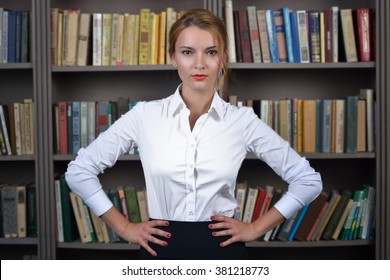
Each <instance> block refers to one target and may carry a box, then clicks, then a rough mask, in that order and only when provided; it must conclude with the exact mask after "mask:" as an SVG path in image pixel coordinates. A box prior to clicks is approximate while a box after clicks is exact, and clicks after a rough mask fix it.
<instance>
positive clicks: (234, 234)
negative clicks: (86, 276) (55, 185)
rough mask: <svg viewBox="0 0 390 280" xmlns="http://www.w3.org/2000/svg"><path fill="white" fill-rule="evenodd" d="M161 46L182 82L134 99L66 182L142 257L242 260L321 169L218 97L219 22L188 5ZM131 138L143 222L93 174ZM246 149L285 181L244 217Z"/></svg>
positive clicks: (303, 199)
mask: <svg viewBox="0 0 390 280" xmlns="http://www.w3.org/2000/svg"><path fill="white" fill-rule="evenodd" d="M169 53H170V55H171V59H172V63H173V65H174V67H176V68H177V71H178V74H179V76H180V79H181V80H182V84H181V85H179V87H178V88H177V90H176V91H175V93H174V94H172V95H171V96H169V97H167V98H165V99H161V100H156V101H150V102H139V103H138V104H137V106H135V108H134V109H132V110H131V111H129V112H128V113H127V114H125V115H124V116H122V117H121V118H120V119H119V120H118V121H117V122H115V123H114V124H113V125H112V126H111V127H110V128H109V129H108V130H107V131H105V132H104V133H102V134H101V135H100V136H99V137H98V138H97V139H96V140H95V141H94V142H92V143H91V144H90V145H89V146H88V147H87V148H85V149H81V150H80V151H79V153H78V156H77V158H76V159H75V160H74V161H72V162H71V163H70V164H69V167H68V170H67V173H66V179H67V181H68V183H69V186H70V187H71V189H72V190H73V191H74V192H76V193H77V194H79V195H80V196H81V197H82V198H83V199H84V200H85V202H86V203H87V205H88V206H89V207H90V208H91V209H92V210H93V211H94V212H95V214H97V215H98V216H100V217H101V219H102V220H103V221H104V222H105V223H106V224H107V225H108V226H110V227H111V228H112V229H113V230H114V231H115V232H116V233H118V234H119V235H120V236H121V237H122V238H124V239H125V240H128V241H130V242H132V243H137V244H140V246H141V251H140V258H141V259H146V258H161V259H245V258H247V257H248V255H247V252H246V248H245V242H248V241H253V240H256V239H257V238H258V237H260V236H262V235H263V234H264V233H266V232H267V231H268V230H270V229H272V228H273V227H275V226H276V225H278V224H280V223H281V222H283V221H284V220H285V219H286V218H289V217H291V216H292V215H293V214H294V213H295V212H296V211H298V210H299V209H300V208H301V207H303V206H304V205H305V204H308V203H310V202H311V201H312V200H314V199H315V198H316V196H317V195H318V194H319V193H320V192H321V190H322V182H321V177H320V175H319V174H318V173H317V172H315V171H314V170H313V169H312V168H311V167H310V165H309V163H308V162H307V160H306V159H305V158H302V157H300V156H299V155H298V154H297V153H296V152H295V151H294V150H293V149H291V148H290V147H289V145H288V143H287V142H286V141H284V140H283V139H282V138H281V137H279V136H278V135H277V134H276V133H275V132H274V131H273V130H272V129H271V128H269V127H268V126H267V125H265V124H264V123H263V122H262V121H261V120H260V119H259V118H258V117H257V116H256V115H255V114H254V112H253V110H252V109H251V108H247V107H243V108H237V107H235V106H232V105H230V104H228V103H226V102H224V101H223V100H222V99H221V98H220V97H219V95H218V93H217V89H218V87H219V86H220V85H221V84H223V82H224V79H225V78H226V73H227V61H228V57H227V34H226V29H225V26H224V24H223V22H221V21H220V19H219V18H218V17H216V16H214V15H213V14H212V13H211V12H209V11H208V10H204V9H194V10H189V11H187V12H186V13H185V14H184V15H183V16H182V17H181V18H180V19H179V20H178V21H176V22H175V24H174V25H173V26H172V28H171V30H170V36H169ZM134 146H137V147H138V150H139V154H140V158H141V161H142V165H143V169H144V174H145V181H146V188H147V193H148V206H149V214H150V217H151V220H150V221H148V222H143V223H138V224H134V223H131V222H129V221H128V220H127V219H126V218H125V217H124V216H123V215H122V214H121V213H120V212H119V211H118V210H117V209H116V208H115V207H114V206H113V205H112V203H111V202H110V200H109V199H108V198H107V196H106V194H105V192H104V190H103V189H102V186H101V185H100V183H99V180H98V178H97V175H98V174H99V173H102V172H103V171H104V169H105V168H107V167H111V166H112V165H114V164H115V162H116V160H117V159H118V158H119V157H120V156H121V155H123V154H125V153H126V152H127V151H128V150H129V149H130V148H132V147H134ZM247 152H251V153H253V154H255V155H256V156H257V157H258V158H259V159H261V160H263V161H265V162H266V163H267V164H268V165H269V166H270V167H271V168H273V170H274V171H275V172H276V173H277V174H279V175H280V176H281V178H282V179H284V180H285V181H286V182H287V183H289V189H288V192H287V193H286V195H284V196H283V197H282V198H281V199H280V201H278V202H277V204H275V206H274V207H273V208H272V209H270V210H269V211H268V212H267V213H266V214H265V215H263V216H261V217H260V218H258V219H257V220H256V221H254V222H252V223H249V224H247V223H243V222H241V221H238V220H236V219H233V218H232V217H233V215H234V209H235V207H236V201H235V198H234V193H235V184H236V179H237V174H238V171H239V168H240V166H241V163H242V161H243V160H244V158H245V155H246V153H247Z"/></svg>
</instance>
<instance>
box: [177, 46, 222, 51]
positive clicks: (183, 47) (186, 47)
mask: <svg viewBox="0 0 390 280" xmlns="http://www.w3.org/2000/svg"><path fill="white" fill-rule="evenodd" d="M216 48H217V46H211V47H207V48H206V50H212V49H216ZM179 49H187V50H194V48H193V47H188V46H181V47H179Z"/></svg>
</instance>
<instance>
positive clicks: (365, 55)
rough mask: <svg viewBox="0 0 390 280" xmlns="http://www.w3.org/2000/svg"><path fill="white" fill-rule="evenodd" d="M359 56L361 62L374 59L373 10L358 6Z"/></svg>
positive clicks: (356, 15) (356, 11)
mask: <svg viewBox="0 0 390 280" xmlns="http://www.w3.org/2000/svg"><path fill="white" fill-rule="evenodd" d="M354 12H355V17H356V32H357V34H356V37H357V47H358V58H359V61H360V62H369V61H373V51H374V50H373V49H372V45H373V44H372V41H373V40H374V37H373V34H372V16H371V15H372V10H371V9H370V8H358V9H356V10H355V11H354Z"/></svg>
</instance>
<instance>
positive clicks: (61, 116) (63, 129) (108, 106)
mask: <svg viewBox="0 0 390 280" xmlns="http://www.w3.org/2000/svg"><path fill="white" fill-rule="evenodd" d="M136 103H137V102H130V100H129V99H128V98H124V97H119V98H118V99H117V100H112V101H59V102H57V103H56V104H54V110H53V112H54V130H53V131H54V132H55V135H54V143H55V145H54V153H55V154H62V155H66V154H77V152H78V150H79V149H80V148H82V147H86V146H87V145H88V144H90V143H91V142H92V141H93V140H94V139H95V138H96V137H97V136H98V135H99V134H100V133H102V132H103V131H105V130H106V129H107V128H108V127H110V126H111V125H112V124H113V123H114V122H115V121H116V120H117V119H118V118H119V117H120V116H122V115H123V114H125V113H126V112H127V111H129V110H131V108H133V106H135V104H136ZM129 153H134V150H132V151H129Z"/></svg>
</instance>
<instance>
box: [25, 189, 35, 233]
mask: <svg viewBox="0 0 390 280" xmlns="http://www.w3.org/2000/svg"><path fill="white" fill-rule="evenodd" d="M26 233H27V236H28V237H37V236H38V214H37V190H36V185H35V182H32V183H28V184H26Z"/></svg>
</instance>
